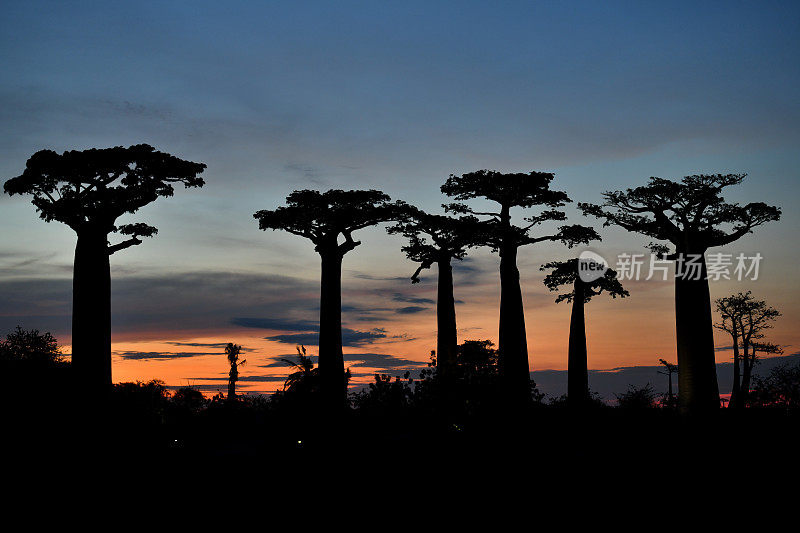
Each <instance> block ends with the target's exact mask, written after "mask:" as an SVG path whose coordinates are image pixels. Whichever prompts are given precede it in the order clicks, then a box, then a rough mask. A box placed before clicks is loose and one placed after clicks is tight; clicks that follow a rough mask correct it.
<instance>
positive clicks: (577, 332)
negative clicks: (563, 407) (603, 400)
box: [540, 259, 630, 408]
mask: <svg viewBox="0 0 800 533" xmlns="http://www.w3.org/2000/svg"><path fill="white" fill-rule="evenodd" d="M578 266H579V262H578V260H577V259H569V260H567V261H552V262H550V263H546V264H544V265H542V266H541V268H540V270H543V271H547V270H549V271H550V272H549V273H548V274H547V276H545V278H544V285H545V287H547V288H548V289H550V290H551V291H557V290H559V289H560V288H561V287H562V286H568V287H572V290H571V291H569V292H562V293H561V294H559V295H558V297H557V298H556V303H559V302H562V301H567V302H571V303H572V314H571V317H570V325H569V349H568V363H567V364H568V378H567V379H568V381H567V388H568V392H567V397H568V398H569V403H570V404H571V405H572V406H574V407H578V408H580V407H585V406H588V405H589V404H590V402H591V395H590V394H589V361H588V352H587V348H586V318H585V310H584V304H585V303H586V302H588V301H590V300H591V299H592V297H593V296H598V295H600V294H602V293H603V292H605V293H606V294H608V295H609V296H611V297H612V298H616V297H617V296H619V297H622V298H625V297H627V296H630V294H629V293H628V291H627V290H625V289H624V288H623V287H622V284H621V283H620V282H619V280H618V279H617V273H616V272H615V271H614V270H612V269H610V268H609V269H607V270H606V271H605V273H604V275H603V276H601V277H599V278H598V279H596V280H594V281H591V282H585V281H583V280H582V279H581V277H580V275H579V272H578Z"/></svg>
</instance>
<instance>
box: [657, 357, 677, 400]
mask: <svg viewBox="0 0 800 533" xmlns="http://www.w3.org/2000/svg"><path fill="white" fill-rule="evenodd" d="M658 362H659V363H661V364H662V365H663V366H664V370H659V371H658V373H659V374H661V375H662V376H667V383H668V384H669V388H668V389H667V397H666V398H665V400H666V401H665V402H664V403H665V404H666V405H665V406H666V407H670V408H673V407H676V406H677V403H678V402H677V401H675V395H674V394H673V393H672V374H677V373H678V365H674V364H672V363H668V362H667V361H666V360H664V359H659V360H658Z"/></svg>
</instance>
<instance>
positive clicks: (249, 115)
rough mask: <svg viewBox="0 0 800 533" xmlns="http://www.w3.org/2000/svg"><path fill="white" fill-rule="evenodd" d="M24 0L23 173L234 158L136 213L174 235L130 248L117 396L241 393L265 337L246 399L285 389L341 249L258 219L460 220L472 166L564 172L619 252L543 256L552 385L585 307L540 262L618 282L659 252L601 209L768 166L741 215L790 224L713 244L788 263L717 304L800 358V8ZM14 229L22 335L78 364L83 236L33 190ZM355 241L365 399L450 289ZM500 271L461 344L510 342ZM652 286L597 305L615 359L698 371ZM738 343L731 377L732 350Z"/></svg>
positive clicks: (468, 320) (346, 313) (482, 259)
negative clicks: (755, 207) (364, 214)
mask: <svg viewBox="0 0 800 533" xmlns="http://www.w3.org/2000/svg"><path fill="white" fill-rule="evenodd" d="M8 4H9V5H8V7H7V14H6V15H7V16H5V17H4V19H3V20H2V21H0V28H2V31H0V58H2V60H3V63H4V65H6V68H5V69H3V71H2V72H0V80H2V85H0V86H1V87H2V89H1V90H0V102H2V106H0V113H2V117H3V119H2V121H0V128H2V129H0V156H1V157H0V177H2V180H3V181H6V180H7V179H9V178H12V177H14V176H17V175H19V174H20V173H21V172H22V170H23V169H24V167H25V162H26V161H27V159H28V158H29V157H30V156H31V155H32V154H33V153H35V152H36V151H38V150H41V149H52V150H55V151H57V152H59V153H60V152H63V151H67V150H82V149H88V148H94V147H96V148H105V147H110V146H128V145H132V144H138V143H148V144H152V145H153V146H154V147H155V148H156V149H158V150H162V151H165V152H168V153H171V154H173V155H176V156H178V157H181V158H185V159H188V160H191V161H197V162H202V163H205V164H207V165H208V169H207V170H206V171H205V172H204V173H203V175H202V176H203V178H204V179H205V181H206V186H205V187H203V188H202V189H197V190H182V189H181V190H176V194H175V196H174V198H168V199H161V200H159V201H158V202H155V203H154V204H152V205H149V206H147V207H145V208H143V209H142V210H141V211H140V212H139V213H137V214H135V215H132V216H126V217H125V221H126V222H129V221H130V222H133V221H144V222H147V223H150V224H153V225H155V226H157V227H158V229H159V234H158V235H157V236H155V238H153V239H147V240H145V241H144V242H143V244H142V245H141V246H135V247H133V248H131V249H129V250H125V251H124V252H122V253H120V254H119V255H115V256H113V257H112V261H111V268H112V290H113V295H112V309H113V315H112V316H113V323H112V324H113V329H112V334H113V336H112V342H113V344H112V348H113V352H114V358H113V377H114V381H115V382H120V381H133V380H149V379H163V380H164V381H165V382H166V383H167V384H168V385H170V386H180V385H186V384H190V383H194V386H198V387H200V386H204V385H209V386H219V387H220V388H224V386H223V385H222V383H224V382H225V381H226V380H227V370H228V364H227V361H226V359H225V357H224V353H223V351H222V347H223V345H224V343H227V342H235V343H237V344H241V345H243V346H244V347H245V348H246V349H247V351H246V352H245V353H244V357H245V358H246V359H247V364H246V365H245V366H243V367H242V369H241V374H240V376H241V377H240V379H241V382H240V388H241V390H242V392H270V391H271V390H274V389H275V388H276V387H277V388H280V387H281V386H282V384H283V380H282V379H281V376H284V377H285V375H286V374H287V373H288V368H287V367H281V366H276V363H277V362H279V359H280V358H281V357H285V356H287V355H289V356H290V355H292V354H293V353H294V349H295V345H297V344H305V345H306V346H307V347H308V348H309V351H310V352H311V353H312V354H314V355H316V347H315V345H314V344H313V342H307V341H313V339H314V336H315V334H316V333H315V332H316V328H317V322H318V313H319V256H318V255H317V254H316V253H315V252H314V251H313V245H312V244H311V243H310V242H308V241H306V240H304V239H302V238H299V237H296V236H293V235H289V234H286V233H282V232H277V231H276V232H273V231H267V232H263V231H260V230H259V229H258V225H257V223H256V221H255V220H254V219H253V217H252V214H253V213H254V212H255V211H257V210H259V209H274V208H275V207H278V206H280V205H282V204H283V202H284V198H285V197H286V195H287V194H289V193H290V192H291V191H293V190H296V189H305V188H308V189H318V190H326V189H333V188H341V189H370V188H375V189H380V190H382V191H384V192H386V193H387V194H389V195H390V196H391V197H392V198H393V199H402V200H406V201H408V202H410V203H412V204H414V205H417V206H419V207H421V208H423V209H426V210H429V211H431V212H437V213H439V212H442V210H441V208H440V207H439V206H440V204H441V203H445V202H448V201H450V200H449V199H448V198H447V197H446V196H444V195H442V194H441V193H440V192H439V187H440V185H441V184H442V183H443V182H444V180H445V179H446V178H447V176H448V175H450V174H457V175H458V174H463V173H465V172H470V171H474V170H478V169H484V168H486V169H497V170H499V171H503V172H512V171H519V172H528V171H533V170H537V171H546V172H554V173H555V176H556V177H555V180H554V181H553V183H552V187H553V188H554V189H556V190H563V191H566V192H567V194H568V195H569V196H570V198H571V199H572V201H573V203H572V204H569V205H568V207H567V213H568V215H569V219H568V221H569V223H572V224H584V225H591V226H593V227H595V228H596V229H597V231H598V232H599V233H600V234H601V236H602V237H603V241H602V242H600V243H592V246H588V247H585V246H582V247H577V248H573V249H568V248H567V247H565V246H563V245H560V244H543V245H532V246H526V247H523V248H522V249H521V250H520V256H519V269H520V275H521V283H522V291H523V299H524V303H525V318H526V324H527V336H528V337H527V338H528V347H529V363H530V366H531V370H532V371H534V372H537V371H544V370H555V371H561V370H564V369H566V365H567V341H568V330H569V312H570V306H569V304H566V303H560V304H556V303H555V302H554V300H555V297H556V293H551V292H550V291H548V290H547V288H546V287H545V286H544V285H543V284H542V278H543V273H542V272H540V270H539V266H540V265H542V264H543V263H545V262H548V261H551V260H556V259H568V258H572V257H576V256H577V255H578V254H579V253H580V252H581V251H583V250H586V249H588V250H593V251H595V252H597V253H599V254H600V255H601V256H603V257H604V258H606V260H608V261H609V263H610V266H611V267H612V268H615V261H614V260H615V258H617V257H618V256H619V255H620V254H623V253H628V254H639V253H641V254H644V253H646V249H645V248H644V246H645V245H647V244H648V240H649V239H648V238H646V237H643V236H639V235H635V234H630V233H627V232H625V231H623V230H621V229H619V228H604V227H602V224H601V222H600V221H598V220H597V219H593V218H587V217H584V216H582V215H580V214H579V213H578V211H577V209H575V205H576V204H577V202H579V201H580V202H597V201H599V200H600V194H601V193H602V192H603V191H606V190H617V189H625V188H628V187H636V186H638V185H643V184H645V182H646V180H647V179H648V178H649V177H650V176H659V177H663V178H670V179H680V178H681V177H683V176H686V175H692V174H699V173H747V174H748V178H747V179H746V180H745V181H744V183H743V184H742V185H739V186H736V187H733V188H731V189H730V190H726V193H725V198H726V199H727V200H729V201H739V202H746V201H749V200H750V199H752V200H754V201H763V202H766V203H767V204H770V205H777V206H779V207H782V208H783V215H782V218H781V220H780V221H779V222H777V223H773V224H768V225H765V226H763V227H759V228H757V229H756V230H755V233H754V234H751V235H747V236H745V237H744V238H742V239H741V240H739V241H737V242H735V243H733V244H732V245H729V246H725V247H723V248H719V249H714V250H710V251H709V253H715V252H724V253H730V254H733V255H734V256H735V255H736V254H739V253H744V254H746V255H754V254H756V253H760V254H761V255H762V256H763V261H762V263H761V266H760V273H759V279H758V280H757V281H747V282H737V281H735V280H730V281H719V282H712V283H711V298H712V301H713V299H716V298H720V297H724V296H727V295H730V294H732V293H736V292H740V291H741V292H745V291H747V290H752V291H753V294H754V296H755V297H756V298H759V299H764V300H766V301H767V303H768V304H770V305H772V306H774V307H776V308H777V309H778V310H780V311H781V313H782V314H783V316H782V317H780V318H779V319H778V320H777V322H776V324H775V328H774V329H773V330H771V331H770V333H769V339H770V340H771V341H773V342H775V343H777V344H779V345H781V346H783V347H784V349H785V352H786V356H797V355H800V349H798V348H797V346H798V343H800V333H798V332H797V331H796V329H797V328H796V327H795V326H796V324H797V323H798V319H800V304H799V303H798V302H800V289H799V288H798V284H797V283H796V280H795V277H796V275H797V274H796V271H797V267H796V265H797V264H798V263H800V252H799V251H798V250H797V248H796V246H793V245H792V243H793V242H795V241H796V235H795V234H796V229H797V228H798V227H800V224H798V223H799V222H800V218H799V217H798V214H797V211H796V209H793V208H792V206H794V205H797V203H798V200H800V188H798V180H797V170H796V169H797V168H798V166H799V165H798V164H800V152H798V151H797V146H798V143H799V142H800V126H799V124H800V120H798V119H800V100H798V99H797V97H796V87H797V86H798V82H800V61H798V60H799V59H800V31H798V29H800V28H799V26H800V22H798V20H800V17H798V15H800V5H797V4H793V3H782V2H774V3H765V4H759V5H758V6H752V5H746V4H739V3H737V4H730V5H729V4H714V3H710V4H707V5H704V6H701V7H698V6H693V5H692V4H691V3H688V2H685V3H684V2H681V3H678V4H675V5H673V6H654V5H628V4H625V5H624V9H619V7H618V8H617V9H613V8H609V7H605V6H596V5H593V4H592V3H589V2H578V3H575V4H571V5H570V6H531V5H527V4H526V3H517V2H508V3H503V4H502V5H500V6H497V7H494V8H492V7H489V6H484V5H480V4H478V3H452V4H449V5H448V4H446V3H443V4H437V5H436V6H429V5H427V4H423V3H407V4H404V5H402V6H380V7H377V6H372V5H369V4H362V3H358V2H352V3H351V2H345V3H341V4H340V5H337V7H335V8H332V7H329V6H326V5H324V4H319V3H315V2H309V3H302V4H295V5H292V6H288V5H282V6H279V5H273V6H257V5H251V4H248V3H239V4H237V8H233V7H231V6H228V7H225V8H221V7H220V6H216V5H212V4H210V3H209V4H196V3H191V4H190V3H188V2H187V3H182V2H178V3H175V4H172V5H170V6H169V7H163V6H159V5H157V4H154V3H141V4H139V3H137V5H135V6H133V5H128V4H124V3H115V2H110V3H107V4H104V5H103V6H93V7H91V8H82V7H66V6H63V5H60V4H58V3H42V4H41V5H39V4H36V3H22V2H9V3H8ZM190 6H195V7H194V8H192V9H190ZM619 6H622V4H620V5H619ZM42 8H44V9H42ZM732 29H737V30H738V31H731V30H732ZM475 204H476V205H480V202H476V203H475ZM523 216H525V212H524V211H523V210H521V209H517V210H516V213H515V220H517V221H519V220H521V219H522V217H523ZM0 224H2V227H3V228H4V231H3V240H2V242H0V334H5V333H6V332H8V331H11V330H12V329H13V328H14V327H15V326H17V325H20V326H22V327H23V328H25V329H39V330H41V331H50V332H52V333H53V334H54V335H56V336H57V337H58V339H59V341H61V342H62V343H63V344H64V346H65V347H67V348H70V344H71V340H70V332H69V328H70V314H71V285H72V281H71V280H72V277H71V272H72V255H73V253H74V248H75V235H74V233H73V232H72V231H71V230H70V229H69V228H67V227H66V226H64V225H63V224H60V223H58V222H53V223H49V224H47V223H45V222H43V221H41V220H39V219H38V217H37V214H36V213H35V210H34V208H33V206H31V204H30V201H29V198H23V197H9V196H8V195H5V194H3V195H0ZM355 237H356V238H357V239H359V240H361V241H363V245H362V246H360V247H358V248H357V249H356V250H355V251H353V252H352V253H350V254H348V255H347V257H346V258H345V260H344V266H343V279H342V304H343V310H342V311H343V313H342V322H343V327H344V328H345V330H344V333H345V357H346V358H349V360H350V363H351V365H352V369H353V372H354V375H355V376H356V379H355V380H354V384H356V385H359V384H364V383H366V382H367V381H369V380H371V378H372V375H373V374H374V373H376V372H377V371H380V372H381V373H387V374H390V375H393V376H394V375H396V373H398V372H402V371H404V370H405V369H414V368H421V367H423V366H424V365H425V364H426V362H427V361H428V360H429V355H430V351H431V350H433V349H434V348H435V347H436V320H435V299H436V283H435V282H436V279H435V278H436V277H435V272H431V271H423V274H422V276H421V278H422V283H420V284H415V285H412V284H411V282H410V277H411V274H412V273H413V271H414V269H415V268H416V265H415V264H414V263H413V262H411V261H410V260H408V259H406V258H405V256H404V254H403V253H402V252H401V251H400V247H401V246H402V245H403V244H404V239H403V238H401V237H399V236H394V235H387V234H386V232H385V231H384V230H383V229H382V228H369V229H366V230H362V231H359V232H358V233H357V234H356V236H355ZM498 264H499V258H498V257H497V255H496V254H492V253H490V252H489V251H488V250H487V249H485V248H482V249H479V250H471V251H470V253H469V255H468V257H467V258H466V259H465V260H464V261H462V262H458V261H456V262H454V265H453V266H454V278H455V298H456V299H457V300H459V301H461V303H458V304H457V306H456V308H457V317H458V326H459V342H463V341H464V340H468V339H490V340H492V341H493V342H495V344H497V322H498V308H499V294H500V291H499V277H498ZM625 287H626V288H627V289H628V290H629V291H630V294H631V295H630V297H629V298H626V299H623V300H620V299H616V300H612V299H610V298H607V297H598V298H596V299H595V300H593V301H592V302H591V303H589V304H588V305H587V308H586V309H587V311H586V328H587V339H588V349H589V352H588V353H589V368H590V369H593V370H605V369H614V368H628V367H648V366H654V365H655V364H657V361H658V359H659V357H662V358H665V359H667V360H668V361H671V362H675V361H676V347H675V316H674V284H673V283H672V282H665V281H658V280H650V281H629V282H627V283H625ZM715 319H716V316H715ZM714 339H715V346H716V348H717V352H716V362H717V364H718V365H719V364H723V363H727V362H728V361H729V360H730V357H731V355H730V350H726V349H725V348H726V347H729V346H730V338H729V336H728V335H727V334H724V333H723V332H719V331H715V333H714ZM301 341H305V342H301ZM358 356H361V358H360V359H359V358H358ZM270 365H272V366H270ZM719 378H720V382H723V381H724V379H727V376H722V375H720V376H719ZM217 382H218V383H219V384H217ZM201 388H202V387H201ZM620 392H623V391H620Z"/></svg>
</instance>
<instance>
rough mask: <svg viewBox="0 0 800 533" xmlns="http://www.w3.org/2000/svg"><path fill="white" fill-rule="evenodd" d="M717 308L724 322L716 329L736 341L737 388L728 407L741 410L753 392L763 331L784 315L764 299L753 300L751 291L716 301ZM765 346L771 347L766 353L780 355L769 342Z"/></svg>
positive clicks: (734, 357)
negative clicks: (753, 377) (752, 383)
mask: <svg viewBox="0 0 800 533" xmlns="http://www.w3.org/2000/svg"><path fill="white" fill-rule="evenodd" d="M714 305H715V307H716V311H717V312H718V313H719V315H720V319H721V320H720V321H719V322H717V323H716V324H714V327H715V328H717V329H719V330H722V331H725V332H727V333H728V334H730V336H731V340H732V341H733V345H732V347H733V386H732V388H731V399H730V403H729V404H728V406H729V407H731V408H733V409H741V408H742V407H744V405H745V400H746V398H747V393H748V392H749V391H750V380H751V378H752V374H753V366H755V363H756V360H757V359H756V349H755V345H756V344H757V341H758V340H759V339H763V338H764V333H763V331H764V330H765V329H769V328H771V327H772V322H773V321H774V320H775V319H776V318H778V317H779V316H781V314H780V312H778V310H777V309H775V308H774V307H771V306H769V305H767V302H765V301H764V300H756V299H755V298H753V295H752V293H751V292H750V291H747V292H745V293H742V292H740V293H738V294H732V295H731V296H727V297H725V298H719V299H717V300H714ZM764 346H765V347H767V348H766V349H767V351H766V352H765V353H777V352H776V351H774V349H773V348H772V347H771V346H772V345H770V344H769V343H766V344H765V345H764ZM740 348H741V350H742V351H741V353H740V351H739V349H740Z"/></svg>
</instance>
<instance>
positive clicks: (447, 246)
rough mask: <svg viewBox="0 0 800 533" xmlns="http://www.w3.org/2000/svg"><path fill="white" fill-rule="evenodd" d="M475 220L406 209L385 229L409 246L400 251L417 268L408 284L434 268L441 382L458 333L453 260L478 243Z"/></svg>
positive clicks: (451, 359) (450, 364) (448, 368)
mask: <svg viewBox="0 0 800 533" xmlns="http://www.w3.org/2000/svg"><path fill="white" fill-rule="evenodd" d="M479 228H480V227H479V224H478V219H477V218H475V217H468V216H465V217H459V218H454V217H449V216H444V215H432V214H429V213H425V212H424V211H422V210H421V209H418V208H416V207H412V206H407V207H406V209H405V214H404V216H403V219H402V220H401V221H400V222H398V224H396V225H394V226H390V227H389V228H387V231H388V232H389V233H390V234H402V235H403V236H405V237H406V238H407V239H408V240H409V243H408V244H407V245H405V246H403V248H402V251H403V252H405V254H406V256H408V258H409V259H411V260H412V261H414V262H416V263H419V267H418V268H417V270H416V271H415V272H414V274H413V275H412V276H411V282H412V283H418V282H419V274H420V272H421V271H422V270H424V269H427V268H430V267H431V266H432V265H434V264H436V265H437V267H438V274H439V275H438V290H437V298H436V324H437V342H436V352H437V355H438V357H437V364H438V366H439V373H440V375H441V377H442V378H443V379H445V378H448V377H450V376H451V375H452V373H453V369H454V367H455V358H456V348H457V346H458V329H457V327H456V306H455V298H454V296H453V268H452V265H451V262H452V260H453V259H457V260H461V259H463V258H464V256H465V255H466V253H467V248H469V247H470V246H475V245H476V244H478V243H479V242H480V240H479V237H477V235H478V230H479Z"/></svg>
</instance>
